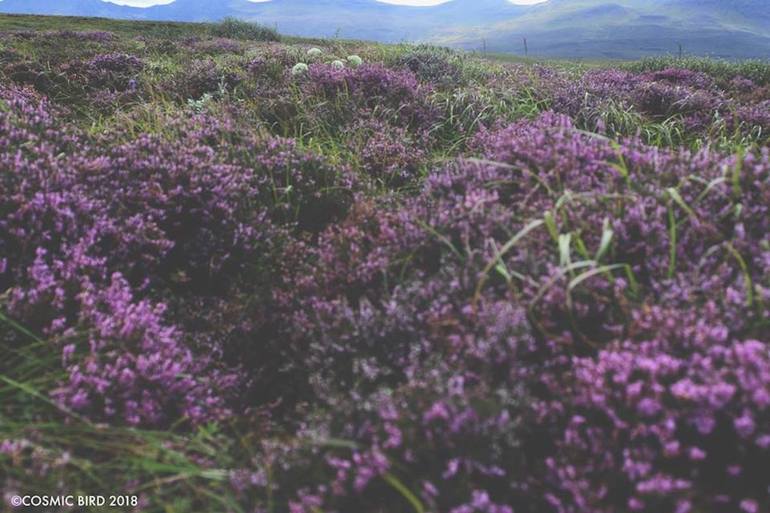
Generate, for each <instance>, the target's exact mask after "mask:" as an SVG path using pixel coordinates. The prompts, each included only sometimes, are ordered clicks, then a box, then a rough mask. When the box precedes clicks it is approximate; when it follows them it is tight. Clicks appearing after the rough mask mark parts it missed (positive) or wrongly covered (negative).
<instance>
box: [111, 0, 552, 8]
mask: <svg viewBox="0 0 770 513" xmlns="http://www.w3.org/2000/svg"><path fill="white" fill-rule="evenodd" d="M103 1H105V2H112V3H113V4H118V5H130V6H133V7H150V6H152V5H161V4H170V3H172V2H173V1H174V0H103ZM249 1H250V2H266V1H268V0H249ZM377 1H378V2H385V3H388V4H398V5H438V4H443V3H444V2H448V1H449V0H377ZM508 1H509V2H511V3H514V4H521V5H528V4H539V3H540V2H545V1H546V0H508Z"/></svg>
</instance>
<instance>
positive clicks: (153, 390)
mask: <svg viewBox="0 0 770 513" xmlns="http://www.w3.org/2000/svg"><path fill="white" fill-rule="evenodd" d="M0 98H2V101H3V102H4V103H6V104H7V105H8V106H9V110H8V111H5V110H4V111H2V112H0V141H1V142H0V169H2V170H3V176H2V181H0V187H2V189H1V190H2V202H0V213H1V214H2V218H1V219H0V227H1V228H2V230H0V234H1V237H0V250H2V254H3V259H2V266H0V286H2V287H3V289H4V290H6V289H10V295H9V298H10V300H9V303H8V308H9V310H10V312H11V313H12V314H13V315H14V316H15V317H17V318H18V319H19V320H20V321H22V322H24V323H27V324H29V325H30V326H34V327H38V328H40V329H42V330H43V331H45V333H47V334H48V335H50V336H52V337H54V338H55V339H56V340H58V341H59V344H61V347H62V352H63V360H64V363H65V365H66V366H67V368H68V369H69V371H70V379H69V382H68V383H66V384H65V385H64V386H63V388H62V389H61V390H58V391H56V393H55V395H56V397H57V398H58V399H59V400H61V401H62V402H63V403H64V404H66V405H67V406H68V407H70V408H71V409H73V410H75V411H79V412H84V413H88V414H89V415H91V416H93V417H96V418H104V419H108V420H112V421H116V422H120V421H125V422H129V423H132V424H138V423H141V424H145V425H159V424H163V423H166V422H170V421H174V420H176V419H178V418H180V417H186V418H188V419H189V420H191V421H200V420H205V419H208V418H218V417H221V415H222V414H223V413H224V412H225V411H226V408H225V407H224V398H225V397H226V395H227V394H228V390H230V388H231V385H230V383H231V382H232V381H233V375H232V374H233V373H232V372H230V371H226V370H223V371H220V370H219V369H220V368H221V367H222V361H221V360H220V361H219V362H218V361H217V360H216V354H217V352H219V353H221V350H222V343H221V341H219V342H218V341H217V340H216V338H217V336H220V335H221V333H219V332H216V331H215V330H213V331H212V330H208V331H207V330H205V329H204V330H201V329H198V330H197V331H195V332H186V330H185V328H188V327H189V325H190V324H196V323H197V325H198V326H200V325H201V323H202V318H207V317H206V316H207V315H208V316H210V318H211V319H216V318H217V316H218V315H222V312H221V311H219V310H217V309H216V308H226V306H221V301H220V302H217V300H216V298H223V297H227V296H228V295H229V294H237V293H238V292H237V291H238V290H239V289H240V288H241V287H245V288H246V289H248V287H249V286H250V285H247V284H246V285H244V283H243V280H242V279H241V278H240V276H242V275H243V274H245V273H249V274H251V275H252V276H253V274H254V272H255V271H254V268H255V267H258V268H260V267H259V266H263V267H262V268H267V267H269V265H268V264H267V263H266V262H267V261H268V258H269V255H270V254H271V253H270V251H271V250H270V247H271V246H272V245H273V244H274V243H275V242H276V241H277V240H278V238H279V237H280V232H281V231H282V230H320V229H322V228H323V227H324V225H325V224H326V223H329V222H331V221H332V220H334V219H335V218H337V217H339V216H341V215H344V213H345V209H346V208H347V205H349V203H350V201H351V192H352V191H353V190H354V188H355V187H354V185H353V182H352V181H351V180H350V179H349V178H345V176H344V173H340V172H339V171H338V170H337V169H335V168H332V167H330V166H328V165H326V164H325V163H324V162H323V161H322V160H320V159H319V158H317V157H314V156H312V155H310V154H306V153H303V152H301V151H299V150H296V149H295V147H294V145H293V144H292V143H291V142H290V141H283V140H265V141H263V140H259V139H253V138H250V137H247V136H246V135H245V134H243V133H240V132H238V131H237V130H235V129H234V128H232V127H231V126H230V125H228V124H227V123H220V122H218V121H216V120H213V119H207V118H196V119H193V120H192V121H185V122H176V124H177V125H178V127H177V132H176V135H177V137H176V138H175V139H174V140H173V141H166V140H164V139H162V138H160V137H150V136H142V137H140V138H138V139H136V140H135V141H132V142H130V143H127V144H114V143H110V142H109V140H104V141H97V143H98V144H101V145H102V146H99V145H98V144H97V145H94V144H92V143H91V142H89V141H88V140H86V139H84V138H83V137H82V136H81V135H79V134H78V133H76V132H73V131H71V130H67V129H65V128H63V127H61V126H60V125H59V124H58V121H57V119H56V118H57V115H56V113H55V112H53V111H52V110H51V108H50V106H49V105H48V103H47V102H46V101H45V100H43V99H41V98H39V97H37V96H36V95H35V94H34V93H30V92H25V91H19V90H7V89H3V90H2V94H1V95H0ZM172 126H173V123H172ZM105 146H106V147H107V148H109V149H108V150H107V151H106V152H105V151H104V150H103V149H100V148H104V147H105ZM185 305H187V306H185ZM192 305H197V306H199V307H204V308H205V307H208V308H209V309H210V310H211V311H208V310H205V311H207V312H208V313H207V314H205V315H198V316H196V314H195V312H193V311H190V312H188V313H183V314H182V315H176V316H175V318H174V322H175V323H176V326H175V325H171V324H165V323H166V322H168V320H167V319H166V316H165V315H164V312H165V311H166V310H167V309H168V308H169V307H173V308H174V309H175V310H176V309H179V311H180V312H187V310H189V309H190V308H191V307H192ZM84 334H87V338H86V339H85V340H84V339H83V335H84ZM195 347H198V349H199V351H202V352H203V354H194V353H193V349H194V348H195ZM206 352H209V353H210V355H209V356H204V354H205V353H206Z"/></svg>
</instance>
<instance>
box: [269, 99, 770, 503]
mask: <svg viewBox="0 0 770 513" xmlns="http://www.w3.org/2000/svg"><path fill="white" fill-rule="evenodd" d="M475 146H476V147H477V148H479V151H480V152H481V154H482V158H481V160H477V161H468V162H461V163H459V164H458V165H456V166H450V167H448V168H446V169H444V170H442V171H439V172H436V173H435V174H433V175H432V176H431V177H429V178H428V180H427V182H426V184H425V186H424V188H423V190H422V192H421V193H420V194H419V195H418V196H417V197H415V198H412V199H411V200H407V202H406V204H405V205H404V204H402V203H398V204H396V205H390V204H389V201H388V200H384V203H382V204H380V205H379V206H378V207H372V206H367V205H366V204H365V203H364V204H361V205H360V206H359V207H356V208H355V209H354V214H353V216H352V217H351V218H349V220H348V221H347V222H346V223H343V224H341V225H336V226H334V227H332V228H330V229H329V230H328V231H327V232H326V233H324V234H323V235H322V239H321V241H320V242H319V244H318V246H317V247H316V248H312V247H307V246H303V247H302V249H301V250H297V251H296V253H302V254H303V255H305V256H306V258H305V261H306V262H308V263H307V264H305V266H304V267H303V266H301V265H299V264H293V266H294V267H295V268H296V276H295V277H294V278H293V279H292V280H291V281H289V284H290V288H289V290H287V291H286V293H285V295H283V296H281V297H282V299H283V300H285V301H287V302H290V301H294V302H295V303H294V304H293V305H289V306H288V309H289V312H291V311H293V312H294V313H291V314H290V315H291V317H290V318H288V319H287V320H286V322H285V323H284V326H285V329H286V331H287V334H286V337H287V340H291V341H292V344H296V345H297V346H299V347H303V348H306V350H305V351H304V352H303V353H302V356H301V358H302V360H301V362H297V365H298V366H305V367H306V368H307V369H308V370H307V371H306V372H307V373H308V375H310V376H312V382H311V383H312V389H313V390H315V392H316V393H317V394H318V395H317V397H316V399H315V401H318V402H319V403H321V404H326V405H328V407H329V408H330V409H331V410H332V411H334V412H335V419H329V420H328V425H327V427H326V428H325V429H326V430H328V431H330V432H331V434H332V436H335V437H341V438H346V439H352V440H355V441H356V443H357V444H358V448H357V449H355V450H354V451H352V452H351V453H350V454H349V455H348V456H343V455H341V454H335V455H334V456H331V457H330V458H331V459H329V465H330V470H331V472H332V473H331V475H330V477H329V482H328V483H324V484H323V485H321V486H320V487H319V488H317V489H316V490H315V491H312V493H311V492H309V493H311V495H312V496H313V497H316V500H323V504H324V505H326V506H327V507H331V508H334V507H338V505H339V504H342V503H345V504H351V502H349V501H353V502H352V504H356V505H357V506H356V507H359V508H362V509H365V505H366V504H368V503H372V501H374V500H375V499H374V498H375V497H378V496H381V495H382V494H383V493H387V490H388V489H389V488H388V487H387V485H386V484H384V483H387V482H388V480H393V479H400V481H399V482H401V483H405V482H408V483H411V484H414V486H415V488H413V489H412V492H414V493H416V494H418V495H419V499H420V501H422V503H423V504H427V505H430V507H431V509H435V510H437V511H507V510H506V509H504V508H506V507H512V508H513V509H514V510H515V511H532V512H535V511H549V510H553V511H562V512H578V511H608V512H609V511H617V508H618V507H622V508H628V509H629V510H631V511H660V510H661V509H663V510H669V509H670V510H673V508H679V510H680V511H690V510H692V511H697V510H698V508H701V509H703V508H707V509H708V510H710V508H724V509H725V510H730V511H733V510H737V509H735V508H741V507H742V508H746V507H756V510H757V511H761V510H762V509H763V508H766V507H767V506H768V505H770V497H768V495H767V486H768V484H770V483H768V481H767V480H766V479H757V476H760V475H764V474H765V473H766V470H767V465H766V462H767V461H768V460H767V454H766V453H765V452H764V451H765V450H766V448H767V441H768V439H767V436H766V435H767V433H765V432H764V431H763V430H762V426H763V425H764V424H766V423H767V420H765V418H766V417H767V415H768V413H770V409H768V408H769V407H770V403H768V398H769V397H770V395H769V394H770V366H769V365H770V351H768V346H767V345H766V344H767V343H768V340H767V333H766V330H765V329H763V319H765V318H766V316H767V314H768V311H767V308H766V307H765V304H766V301H767V300H768V299H770V294H768V292H769V291H768V281H767V280H768V277H770V260H768V256H769V255H770V247H768V241H767V240H765V235H764V234H766V233H768V228H770V226H768V224H767V223H768V221H767V219H768V217H767V206H766V205H767V201H766V200H767V194H768V193H769V192H770V155H768V152H767V151H766V150H763V151H761V152H757V153H751V154H747V155H744V156H743V157H741V158H740V160H738V158H737V157H730V156H724V155H720V154H715V153H710V152H708V151H702V152H700V153H697V154H691V153H689V152H686V151H666V150H660V149H657V148H653V147H647V146H644V145H642V144H641V143H639V142H637V141H626V142H624V143H623V144H621V145H620V146H619V147H616V146H613V145H612V144H610V142H608V141H607V140H606V139H604V138H602V137H599V136H593V135H590V134H586V133H583V132H580V131H578V130H576V129H575V128H574V127H573V125H572V123H571V122H570V121H569V119H568V118H566V117H561V116H558V115H552V114H546V115H544V116H543V117H541V118H540V119H539V120H537V121H536V122H534V123H532V122H521V123H517V124H515V125H512V126H510V127H508V128H505V129H502V130H499V131H494V132H489V133H484V134H482V135H480V136H479V137H478V140H477V141H476V143H475ZM307 255H309V256H307ZM308 265H309V267H308ZM340 417H341V419H340ZM357 418H360V419H361V420H358V421H354V420H353V419H357ZM390 490H391V491H392V489H390ZM541 500H542V501H541ZM339 501H343V502H339ZM300 503H301V501H300ZM300 503H298V504H300ZM335 505H337V506H335ZM482 505H484V506H482ZM484 508H486V509H484ZM688 508H690V509H688ZM310 510H312V508H311V509H310ZM310 510H307V509H302V508H301V507H300V506H299V505H298V506H297V511H310Z"/></svg>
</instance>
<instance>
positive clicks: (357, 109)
mask: <svg viewBox="0 0 770 513" xmlns="http://www.w3.org/2000/svg"><path fill="white" fill-rule="evenodd" d="M302 87H303V90H304V92H305V94H307V95H310V96H314V97H320V98H321V99H323V100H324V101H326V102H332V103H333V104H334V108H335V109H337V111H338V112H337V113H336V114H337V117H340V116H341V117H342V120H343V121H349V120H351V119H354V118H359V117H361V116H362V115H363V114H364V113H365V112H371V111H373V110H379V111H385V112H380V114H379V116H380V117H389V118H392V121H393V122H394V124H397V125H399V126H409V127H422V128H426V129H427V128H428V127H429V126H430V125H431V123H432V122H434V121H435V118H436V112H435V109H434V108H433V107H432V105H430V102H429V101H428V99H427V94H428V92H429V87H427V86H424V85H420V84H419V82H418V81H417V78H416V77H415V75H414V74H413V73H412V72H410V71H401V70H393V69H390V68H387V67H385V66H382V65H377V64H364V65H362V66H358V67H356V68H341V69H337V68H335V67H333V66H331V65H326V64H314V65H311V66H310V69H309V73H308V75H307V77H306V79H305V80H303V83H302Z"/></svg>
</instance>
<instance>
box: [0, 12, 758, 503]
mask: <svg viewBox="0 0 770 513" xmlns="http://www.w3.org/2000/svg"><path fill="white" fill-rule="evenodd" d="M94 23H95V22H94ZM116 23H117V22H116ZM127 25H128V26H132V25H131V24H130V23H127ZM247 25H248V24H247ZM247 25H243V24H240V22H235V21H233V20H231V21H229V22H227V23H226V24H223V26H221V27H206V28H205V31H203V32H195V30H194V29H195V28H196V26H194V25H190V26H171V27H170V28H169V27H166V28H164V29H163V30H157V31H155V29H154V28H153V27H154V26H153V25H152V24H146V25H144V24H143V25H142V27H143V29H142V30H143V33H142V36H141V39H137V38H136V37H135V35H136V32H129V33H128V35H125V34H123V33H122V32H121V30H119V29H118V28H117V27H118V26H119V24H118V25H115V26H113V25H110V32H109V33H106V32H105V33H104V34H105V35H94V34H102V33H101V32H96V31H95V32H93V34H91V35H88V34H90V32H88V33H86V32H83V31H73V32H66V33H65V32H62V33H60V34H58V35H56V36H52V35H50V34H43V33H41V32H40V31H29V32H28V33H25V32H17V33H16V35H15V36H14V37H12V38H8V39H7V40H5V39H4V40H3V42H2V49H1V50H0V66H2V68H1V69H2V72H0V346H2V350H3V351H4V354H5V355H7V357H6V359H5V360H4V361H3V363H0V488H2V489H3V491H4V492H7V493H11V494H24V493H33V492H34V493H38V492H39V491H40V490H41V489H42V488H45V489H46V491H47V492H54V491H61V492H62V493H64V492H67V491H68V490H70V491H71V490H72V489H78V490H85V491H88V492H89V493H103V494H105V495H108V494H110V493H115V490H116V489H120V490H125V491H126V493H136V494H137V495H139V496H140V501H141V504H142V507H143V508H144V509H146V510H147V511H166V510H170V509H174V510H175V511H177V510H178V511H274V512H281V513H282V512H288V513H317V512H319V511H324V512H341V513H346V512H352V511H355V512H362V513H376V512H381V511H384V510H387V511H389V512H390V511H392V512H394V513H401V512H403V513H406V512H419V511H422V512H425V513H618V512H640V513H660V512H671V513H722V512H724V513H727V512H730V513H732V512H741V513H760V512H764V511H770V492H768V490H769V489H770V477H768V476H770V429H768V427H767V426H768V425H770V349H769V347H770V345H769V344H770V335H769V333H770V326H768V318H770V238H769V236H768V234H770V150H769V149H768V145H767V142H768V140H769V139H768V134H770V119H768V116H767V113H768V112H769V111H770V109H768V101H770V97H768V95H767V87H768V85H767V81H766V79H765V78H763V77H764V76H765V74H764V72H763V71H762V69H763V68H761V67H760V68H756V67H750V66H745V65H738V64H736V65H734V66H733V67H731V66H732V65H730V66H728V65H716V64H713V65H711V64H703V63H700V64H698V63H690V64H689V65H687V66H683V65H682V64H683V63H685V62H684V61H682V62H675V61H671V62H665V63H658V64H655V63H653V64H654V65H653V64H649V63H638V64H634V65H631V64H629V65H623V66H620V67H618V68H608V69H596V68H594V69H584V68H579V67H568V66H560V67H549V66H545V65H539V64H535V65H529V64H505V63H494V62H491V61H488V60H484V59H481V58H478V57H475V56H471V55H466V54H460V53H453V52H450V51H448V50H439V49H432V48H426V47H415V48H408V47H406V46H405V47H403V48H402V47H394V48H382V47H376V46H371V45H364V44H361V43H351V42H345V41H335V42H333V43H329V44H328V45H326V44H321V43H316V42H312V43H311V42H306V41H299V42H296V43H290V42H285V43H279V42H276V41H273V40H274V39H275V38H276V37H274V36H275V35H274V34H273V33H272V32H271V31H266V32H264V33H263V30H265V29H262V28H259V27H252V26H247ZM94 26H96V25H88V27H89V29H93V28H94ZM163 27H165V26H163ZM167 29H168V30H167ZM171 29H173V30H171ZM145 31H146V32H147V33H146V34H145V33H144V32H145ZM211 34H216V37H214V38H212V37H211ZM52 37H59V38H60V39H61V40H62V41H65V42H67V44H68V45H70V46H68V47H67V48H73V45H77V49H76V50H74V49H73V51H76V53H73V54H72V55H66V54H67V52H68V51H69V50H68V51H67V52H64V51H60V49H57V48H56V47H55V46H54V45H52V44H50V43H51V38H52ZM262 39H267V40H269V42H261V40H262ZM40 41H44V42H45V44H39V43H40ZM80 42H82V44H80ZM86 43H87V44H86ZM313 44H318V45H319V46H320V48H323V50H319V51H312V52H308V49H310V48H315V47H314V46H312V45H313ZM81 47H82V48H81ZM319 52H320V53H319ZM65 55H66V58H63V57H64V56H65ZM358 55H361V56H363V58H362V57H356V56H358ZM346 56H347V57H346ZM354 57H356V58H354ZM767 76H770V75H767ZM116 107H119V108H116ZM52 426H53V427H52ZM84 469H85V470H84ZM116 469H117V470H118V471H119V472H120V473H121V476H122V477H119V478H111V477H110V478H105V479H104V480H103V481H104V482H103V483H102V482H101V480H100V482H95V481H94V480H93V479H92V476H93V475H95V473H99V474H101V473H104V476H108V475H109V476H112V475H114V474H115V473H116ZM105 486H109V487H110V488H109V489H104V490H103V489H102V487H105ZM41 487H42V488H41ZM180 497H189V498H190V502H189V503H188V502H184V503H182V502H179V500H178V499H179V498H180ZM172 505H173V507H172Z"/></svg>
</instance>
